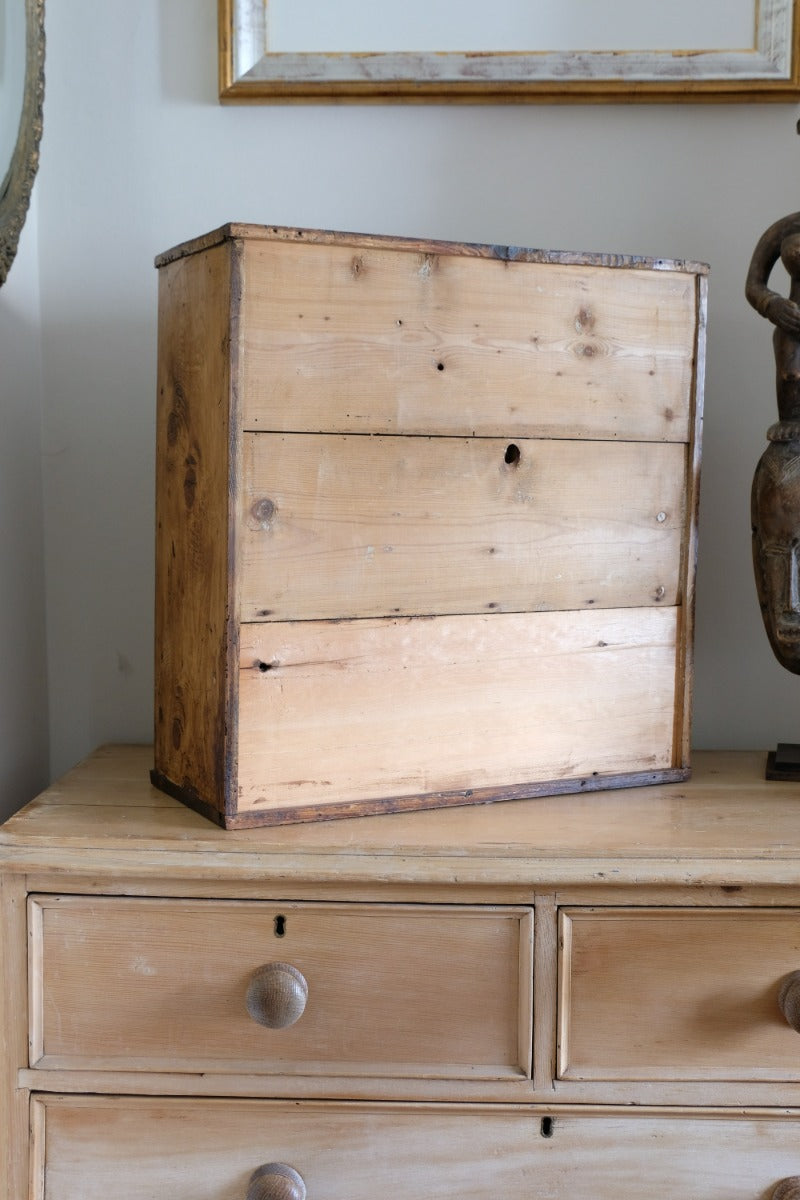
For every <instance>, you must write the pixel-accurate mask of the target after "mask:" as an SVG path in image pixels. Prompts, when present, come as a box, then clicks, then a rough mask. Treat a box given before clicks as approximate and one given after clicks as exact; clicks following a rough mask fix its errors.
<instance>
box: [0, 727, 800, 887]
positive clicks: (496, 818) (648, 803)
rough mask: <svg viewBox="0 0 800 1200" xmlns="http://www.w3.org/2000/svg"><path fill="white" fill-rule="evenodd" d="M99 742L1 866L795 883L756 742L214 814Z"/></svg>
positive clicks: (799, 861)
mask: <svg viewBox="0 0 800 1200" xmlns="http://www.w3.org/2000/svg"><path fill="white" fill-rule="evenodd" d="M151 753H152V751H151V748H150V747H149V746H106V747H101V748H100V749H98V750H97V751H95V752H94V753H93V754H92V755H91V756H89V757H88V758H87V759H86V760H85V761H84V762H82V763H80V764H79V765H77V766H76V767H75V768H73V770H71V771H70V772H68V773H67V774H66V775H65V776H64V777H63V779H61V780H59V781H58V782H57V783H55V784H53V786H52V787H50V788H48V789H47V790H46V791H44V792H43V793H42V794H41V795H40V796H39V797H37V799H36V800H34V801H32V802H31V803H30V804H29V805H27V806H26V807H25V808H24V809H22V810H21V811H20V812H19V813H18V814H17V815H16V816H14V817H12V818H11V819H10V820H9V821H7V822H6V823H5V825H3V826H2V827H1V828H0V864H1V865H3V866H4V867H5V869H7V870H11V871H30V870H35V869H37V868H39V867H41V868H42V869H49V868H61V867H67V868H68V869H73V870H79V869H80V867H81V863H82V862H84V861H85V860H86V859H87V857H91V861H92V870H93V871H98V872H101V873H102V872H108V873H110V874H112V875H113V874H114V873H115V872H124V871H130V872H132V873H144V874H148V873H150V874H156V873H158V872H159V871H160V872H161V874H162V875H164V874H168V873H169V872H170V871H174V872H179V873H180V874H182V875H192V874H195V873H196V874H197V876H198V877H207V878H211V877H213V878H217V879H220V880H224V879H226V878H228V879H234V878H246V877H250V878H252V879H254V880H258V879H264V878H271V879H276V878H280V879H284V880H287V881H288V880H291V879H293V878H294V879H296V880H305V881H309V880H312V881H316V882H318V883H320V884H324V883H325V882H326V881H327V882H329V883H332V884H343V885H349V884H354V883H364V884H367V885H369V884H375V885H382V884H386V883H393V882H394V883H397V884H400V885H410V886H413V885H415V884H416V885H425V884H435V885H438V884H444V885H452V884H460V885H463V886H465V887H466V886H467V885H470V884H475V885H483V884H486V885H490V886H491V885H497V884H513V885H520V886H523V887H524V886H527V887H530V885H531V884H535V883H542V884H543V885H550V884H559V883H564V884H576V885H583V884H610V885H620V886H625V885H633V884H647V883H653V884H659V883H665V884H700V885H702V884H704V883H709V884H712V885H721V886H725V885H731V886H747V885H750V884H752V885H762V884H763V885H772V884H774V885H776V886H778V885H797V884H800V785H796V784H792V783H774V782H768V781H766V780H765V779H764V778H763V772H764V762H765V755H764V754H763V753H760V752H747V751H731V752H712V751H699V752H695V755H694V766H693V771H692V777H691V778H690V779H689V780H687V781H684V782H682V783H674V784H659V785H655V786H648V787H642V788H631V789H619V790H613V791H607V792H602V793H597V794H595V795H593V796H582V795H566V796H543V797H538V798H535V799H529V800H518V801H508V802H504V803H502V804H487V805H476V806H472V807H465V808H452V809H432V810H426V811H424V812H415V813H388V814H381V815H377V816H369V817H360V818H354V819H353V820H351V821H344V822H341V821H335V822H320V823H316V824H306V825H297V826H279V827H263V828H255V829H248V830H221V829H219V828H218V827H217V826H215V825H214V824H212V823H211V822H209V821H207V820H205V818H203V817H202V816H200V815H199V814H197V813H195V812H193V811H191V810H190V809H188V808H187V807H185V806H184V805H182V804H180V803H178V802H176V801H175V800H173V799H172V798H170V797H169V796H166V795H164V794H163V793H162V792H161V791H159V790H158V789H156V788H154V787H152V786H151V784H150V782H149V779H148V765H149V761H150V755H151Z"/></svg>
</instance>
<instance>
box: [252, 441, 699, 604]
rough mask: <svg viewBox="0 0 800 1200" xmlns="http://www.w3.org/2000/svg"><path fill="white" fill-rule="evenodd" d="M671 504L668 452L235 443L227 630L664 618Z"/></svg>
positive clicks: (680, 491)
mask: <svg viewBox="0 0 800 1200" xmlns="http://www.w3.org/2000/svg"><path fill="white" fill-rule="evenodd" d="M685 492H686V448H685V446H683V445H679V444H675V443H635V442H615V443H598V442H587V441H584V442H577V441H555V440H552V439H549V440H547V439H545V440H528V439H523V438H517V439H516V440H515V439H514V438H513V437H512V438H508V437H506V438H470V439H461V438H445V437H439V438H420V437H371V438H365V437H354V436H350V437H333V436H325V435H313V434H304V435H295V434H285V435H282V434H268V433H264V434H248V435H246V436H245V438H244V488H243V491H242V501H241V510H240V513H239V521H240V527H241V570H242V599H241V604H242V620H244V621H263V620H270V621H279V620H312V619H328V618H339V617H381V616H393V615H396V614H408V615H411V616H413V615H417V614H425V615H430V614H443V613H465V612H473V613H481V612H508V611H521V612H526V611H531V610H534V611H535V610H552V609H555V610H560V611H563V610H567V609H580V608H587V607H592V606H594V607H596V608H603V609H613V608H635V607H647V606H649V605H652V604H654V603H655V604H658V605H661V606H662V607H665V608H666V607H669V606H670V605H674V604H676V603H678V588H679V576H680V566H681V537H682V533H683V528H684V522H685V511H684V510H685V500H684V496H685ZM578 545H579V546H580V553H576V546H578ZM299 579H302V586H300V587H299V586H298V580H299Z"/></svg>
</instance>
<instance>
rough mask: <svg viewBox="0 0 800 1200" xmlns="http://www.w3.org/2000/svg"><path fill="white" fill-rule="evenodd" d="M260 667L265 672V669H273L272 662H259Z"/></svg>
mask: <svg viewBox="0 0 800 1200" xmlns="http://www.w3.org/2000/svg"><path fill="white" fill-rule="evenodd" d="M258 669H259V671H261V672H262V673H263V672H264V671H271V670H272V663H266V662H260V663H259V664H258Z"/></svg>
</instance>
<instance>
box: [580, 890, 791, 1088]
mask: <svg viewBox="0 0 800 1200" xmlns="http://www.w3.org/2000/svg"><path fill="white" fill-rule="evenodd" d="M560 921H561V944H562V952H561V964H560V989H559V990H560V997H559V1015H560V1022H559V1023H560V1039H559V1054H558V1074H559V1076H560V1077H561V1078H565V1079H575V1080H579V1079H586V1080H590V1079H598V1080H600V1079H602V1080H624V1079H637V1080H646V1079H657V1080H670V1079H686V1080H705V1079H711V1080H717V1079H729V1080H750V1081H756V1080H763V1081H771V1080H800V1035H798V1034H797V1033H795V1032H794V1030H793V1029H791V1028H790V1027H789V1026H788V1024H787V1023H786V1021H785V1020H784V1018H783V1016H782V1014H781V1011H780V1009H779V1006H778V995H779V991H780V988H781V984H782V982H783V981H784V980H785V979H786V977H787V976H788V975H789V974H790V973H791V972H793V971H795V970H797V969H798V967H800V911H798V910H789V909H781V910H759V909H737V910H732V909H727V910H721V909H718V910H709V909H700V910H681V909H588V908H587V909H567V910H564V911H562V913H561V916H560Z"/></svg>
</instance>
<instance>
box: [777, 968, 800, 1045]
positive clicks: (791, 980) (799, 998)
mask: <svg viewBox="0 0 800 1200" xmlns="http://www.w3.org/2000/svg"><path fill="white" fill-rule="evenodd" d="M778 1007H779V1008H780V1010H781V1012H782V1013H783V1015H784V1017H785V1018H786V1022H787V1024H788V1025H791V1027H792V1029H794V1030H795V1031H796V1032H797V1033H800V971H792V973H791V975H787V976H786V978H785V979H784V981H783V983H782V984H781V990H780V991H779V992H778Z"/></svg>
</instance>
